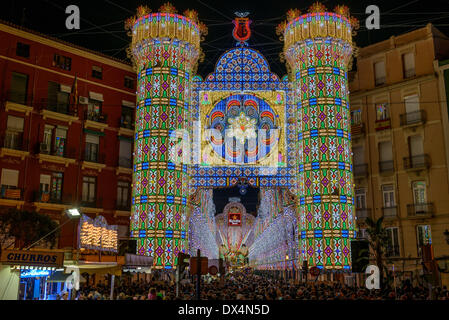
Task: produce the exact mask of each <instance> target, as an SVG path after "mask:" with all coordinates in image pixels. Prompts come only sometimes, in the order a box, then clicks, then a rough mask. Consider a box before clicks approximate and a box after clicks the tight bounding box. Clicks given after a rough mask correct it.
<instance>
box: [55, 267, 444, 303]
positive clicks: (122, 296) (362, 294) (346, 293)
mask: <svg viewBox="0 0 449 320" xmlns="http://www.w3.org/2000/svg"><path fill="white" fill-rule="evenodd" d="M164 279H168V278H167V277H166V278H164ZM201 289H202V291H201V299H202V300H427V299H430V295H429V288H428V287H427V286H424V285H420V284H418V285H413V284H412V283H411V282H410V281H409V280H407V281H404V282H403V283H402V284H400V285H397V286H396V289H395V288H394V287H391V286H390V285H385V287H384V288H383V289H380V290H368V289H366V288H365V287H357V286H347V285H345V284H343V283H340V282H329V281H308V282H300V283H292V282H290V281H285V280H282V279H276V278H274V277H270V276H269V275H268V274H258V273H256V272H245V273H243V272H233V273H232V275H228V276H226V277H225V281H224V283H223V282H222V281H220V280H219V279H211V280H210V281H203V283H202V285H201ZM109 293H110V287H109V286H108V285H107V284H103V283H99V284H97V285H94V286H92V285H88V284H87V283H84V284H83V285H82V287H81V288H80V292H79V300H107V299H109ZM64 296H67V297H68V294H67V293H64V294H63V297H62V299H64ZM114 299H117V300H194V299H196V293H195V285H194V283H191V282H190V281H189V282H182V283H180V285H179V296H176V284H175V283H173V281H169V280H160V278H159V279H158V277H156V276H153V277H152V278H151V279H149V281H148V282H145V281H142V279H141V281H139V282H137V281H131V282H127V281H123V282H120V281H118V282H117V283H116V287H115V294H114ZM433 299H435V300H449V291H448V289H447V287H446V286H444V287H436V288H435V290H434V291H433Z"/></svg>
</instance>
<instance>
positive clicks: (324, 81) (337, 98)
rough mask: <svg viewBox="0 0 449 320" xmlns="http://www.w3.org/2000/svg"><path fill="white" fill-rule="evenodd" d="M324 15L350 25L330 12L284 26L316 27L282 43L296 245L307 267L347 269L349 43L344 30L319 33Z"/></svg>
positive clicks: (351, 224) (350, 219)
mask: <svg viewBox="0 0 449 320" xmlns="http://www.w3.org/2000/svg"><path fill="white" fill-rule="evenodd" d="M329 17H331V18H332V19H333V22H332V23H333V25H335V24H337V26H336V28H337V29H341V28H343V27H344V28H347V26H348V25H349V22H348V21H347V19H346V18H344V17H341V16H338V15H335V14H330V15H320V14H313V15H312V14H308V15H305V16H303V17H301V18H299V19H297V23H292V24H290V25H289V26H287V29H286V30H285V34H291V33H294V34H296V32H300V31H301V30H304V28H312V31H313V30H315V31H316V32H315V33H311V34H309V37H308V38H306V39H301V41H299V42H291V43H290V46H288V47H286V48H285V49H286V52H285V54H286V57H287V60H288V62H289V64H290V67H291V69H292V73H293V76H294V86H295V88H294V89H295V99H296V101H295V103H296V105H297V109H298V110H297V111H298V128H299V132H298V151H299V152H298V154H299V156H298V168H299V170H298V181H299V189H298V193H297V194H298V200H299V212H298V213H299V246H300V257H301V260H302V261H304V260H305V261H307V262H308V264H309V266H318V267H320V268H325V269H349V268H350V265H351V256H350V240H351V238H353V237H354V231H355V221H354V205H353V199H354V188H353V174H352V153H351V152H352V151H351V133H350V128H351V119H350V108H349V101H348V98H349V91H348V79H347V71H348V70H347V69H348V64H349V59H350V56H351V52H352V47H351V43H350V42H348V41H343V40H344V39H346V38H345V37H346V36H347V35H346V33H345V34H344V35H343V36H344V37H343V39H342V37H340V39H336V38H333V37H329V36H327V37H324V38H323V37H320V33H319V30H320V29H319V26H320V21H321V20H323V21H324V19H328V18H329ZM299 22H301V23H299ZM339 23H343V24H344V25H343V24H342V25H340V24H339ZM298 28H299V29H298ZM345 30H346V29H345ZM312 31H311V32H312ZM334 32H335V29H334Z"/></svg>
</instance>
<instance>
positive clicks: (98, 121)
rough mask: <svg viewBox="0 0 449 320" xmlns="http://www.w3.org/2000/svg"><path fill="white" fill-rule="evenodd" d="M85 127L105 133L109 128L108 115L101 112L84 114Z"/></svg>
mask: <svg viewBox="0 0 449 320" xmlns="http://www.w3.org/2000/svg"><path fill="white" fill-rule="evenodd" d="M84 126H85V127H86V128H93V129H98V130H101V131H102V132H103V131H104V129H105V128H107V127H108V122H107V115H106V114H103V113H101V112H88V111H87V110H86V111H85V112H84Z"/></svg>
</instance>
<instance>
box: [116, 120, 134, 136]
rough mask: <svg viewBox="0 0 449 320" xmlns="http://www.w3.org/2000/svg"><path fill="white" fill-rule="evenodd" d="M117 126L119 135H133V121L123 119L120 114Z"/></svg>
mask: <svg viewBox="0 0 449 320" xmlns="http://www.w3.org/2000/svg"><path fill="white" fill-rule="evenodd" d="M119 127H120V128H119V132H118V134H119V135H121V136H130V137H132V136H133V135H134V121H129V120H125V119H124V117H123V116H122V117H121V119H120V123H119Z"/></svg>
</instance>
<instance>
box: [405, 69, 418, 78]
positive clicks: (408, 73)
mask: <svg viewBox="0 0 449 320" xmlns="http://www.w3.org/2000/svg"><path fill="white" fill-rule="evenodd" d="M415 75H416V73H415V69H414V68H413V69H409V70H404V79H407V78H413V77H414V76H415Z"/></svg>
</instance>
